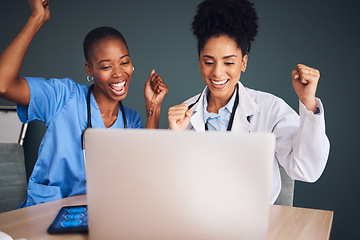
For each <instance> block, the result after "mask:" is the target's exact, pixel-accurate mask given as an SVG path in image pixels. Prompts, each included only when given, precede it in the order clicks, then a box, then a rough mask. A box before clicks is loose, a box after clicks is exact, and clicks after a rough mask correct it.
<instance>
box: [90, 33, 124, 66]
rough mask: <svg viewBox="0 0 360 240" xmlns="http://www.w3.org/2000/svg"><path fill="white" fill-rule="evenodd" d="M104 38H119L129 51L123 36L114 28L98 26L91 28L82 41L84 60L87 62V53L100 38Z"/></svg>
mask: <svg viewBox="0 0 360 240" xmlns="http://www.w3.org/2000/svg"><path fill="white" fill-rule="evenodd" d="M104 39H119V40H120V41H122V42H124V44H125V46H126V48H127V50H128V51H129V48H128V46H127V44H126V41H125V38H124V36H123V35H122V34H121V33H120V32H119V31H118V30H116V29H115V28H112V27H106V26H105V27H98V28H95V29H93V30H91V31H90V32H89V33H88V34H87V35H86V37H85V39H84V42H83V48H84V56H85V60H86V61H87V62H89V55H90V53H91V51H92V50H93V49H92V48H93V46H94V45H95V44H96V43H98V42H99V41H101V40H104Z"/></svg>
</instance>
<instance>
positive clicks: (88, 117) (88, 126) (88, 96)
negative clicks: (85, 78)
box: [81, 84, 127, 159]
mask: <svg viewBox="0 0 360 240" xmlns="http://www.w3.org/2000/svg"><path fill="white" fill-rule="evenodd" d="M93 88H94V84H93V85H91V86H90V87H89V90H88V93H87V97H86V106H87V120H88V121H87V127H86V129H88V128H92V125H91V109H90V95H91V91H92V89H93ZM119 106H120V110H121V114H122V117H123V119H124V128H127V122H126V115H125V110H124V106H123V104H122V102H121V101H119ZM86 129H85V130H84V131H83V132H82V134H81V145H82V150H83V152H84V159H85V144H84V132H85V131H86Z"/></svg>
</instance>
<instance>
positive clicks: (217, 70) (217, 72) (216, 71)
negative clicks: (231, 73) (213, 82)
mask: <svg viewBox="0 0 360 240" xmlns="http://www.w3.org/2000/svg"><path fill="white" fill-rule="evenodd" d="M224 71H225V69H224V66H222V64H219V63H215V64H214V68H213V71H212V74H213V76H214V77H215V78H221V76H222V75H223V74H224Z"/></svg>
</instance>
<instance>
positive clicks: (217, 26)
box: [192, 0, 258, 55]
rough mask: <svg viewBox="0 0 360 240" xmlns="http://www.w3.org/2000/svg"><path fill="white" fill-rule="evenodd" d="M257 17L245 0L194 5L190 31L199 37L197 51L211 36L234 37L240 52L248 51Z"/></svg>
mask: <svg viewBox="0 0 360 240" xmlns="http://www.w3.org/2000/svg"><path fill="white" fill-rule="evenodd" d="M257 21H258V16H257V13H256V11H255V8H254V4H253V3H250V2H249V1H248V0H205V1H203V2H202V3H200V4H199V5H198V7H197V13H196V15H195V17H194V20H193V22H192V31H193V33H194V35H195V36H196V37H197V40H198V53H199V55H200V51H201V50H202V49H203V48H204V46H205V44H206V42H207V40H209V39H210V38H211V37H214V36H216V37H218V36H222V35H225V36H227V37H229V38H231V39H233V40H234V41H235V42H236V44H237V46H238V48H239V49H241V52H242V54H243V55H246V54H247V53H248V52H250V45H251V42H252V41H254V39H255V36H256V35H257V33H258V23H257Z"/></svg>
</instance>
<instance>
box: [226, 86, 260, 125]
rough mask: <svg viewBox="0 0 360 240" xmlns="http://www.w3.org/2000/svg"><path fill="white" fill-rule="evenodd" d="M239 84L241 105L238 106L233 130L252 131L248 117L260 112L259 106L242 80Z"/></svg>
mask: <svg viewBox="0 0 360 240" xmlns="http://www.w3.org/2000/svg"><path fill="white" fill-rule="evenodd" d="M238 85H239V91H238V94H239V105H238V107H237V108H236V112H235V116H234V123H233V126H232V129H231V130H232V131H237V132H250V130H251V124H250V122H249V121H248V117H249V118H251V116H252V115H254V114H255V113H258V112H259V106H258V105H257V104H256V103H255V101H254V100H253V99H252V98H251V97H250V95H249V94H248V92H247V91H246V88H245V87H244V86H243V85H242V84H241V82H238Z"/></svg>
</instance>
